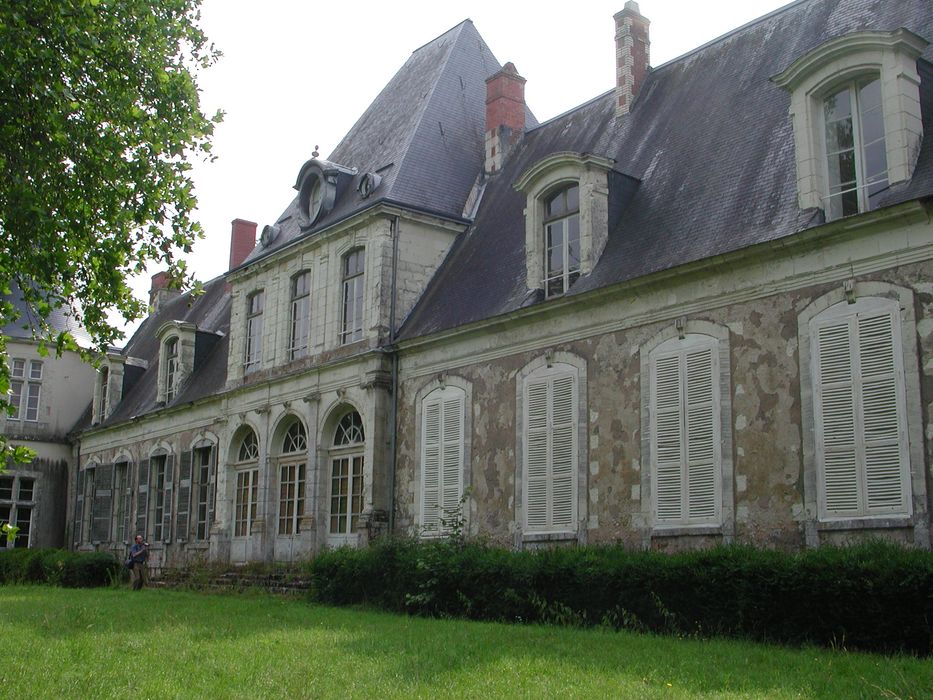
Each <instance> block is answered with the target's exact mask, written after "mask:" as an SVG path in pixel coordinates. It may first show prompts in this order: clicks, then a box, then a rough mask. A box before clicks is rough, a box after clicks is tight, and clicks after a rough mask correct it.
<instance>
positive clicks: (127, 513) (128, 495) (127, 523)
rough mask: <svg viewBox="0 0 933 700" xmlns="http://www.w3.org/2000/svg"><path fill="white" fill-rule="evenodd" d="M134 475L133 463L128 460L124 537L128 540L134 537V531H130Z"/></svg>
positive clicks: (124, 504) (124, 496)
mask: <svg viewBox="0 0 933 700" xmlns="http://www.w3.org/2000/svg"><path fill="white" fill-rule="evenodd" d="M132 475H133V464H132V463H131V462H127V464H126V488H125V489H124V493H123V499H124V500H123V539H124V541H126V542H129V541H130V540H131V539H132V538H133V534H134V533H132V532H130V513H131V511H132V509H131V507H130V505H131V503H132V502H133V486H132V483H133V482H132V478H133V477H132Z"/></svg>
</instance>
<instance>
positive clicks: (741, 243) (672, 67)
mask: <svg viewBox="0 0 933 700" xmlns="http://www.w3.org/2000/svg"><path fill="white" fill-rule="evenodd" d="M900 27H906V28H908V29H910V30H911V31H913V32H915V33H916V34H919V35H920V36H922V37H924V38H926V39H928V40H933V11H931V5H930V1H929V0H899V1H898V2H889V1H887V0H810V1H804V2H799V3H795V4H793V5H789V6H788V7H786V8H784V9H782V10H779V11H777V12H774V13H772V14H770V15H768V16H766V17H763V18H762V19H760V20H758V21H756V22H753V23H750V24H748V25H746V26H744V27H742V28H740V29H738V30H736V31H734V32H731V33H730V34H727V35H725V36H723V37H721V38H720V39H718V40H716V41H713V42H710V43H709V44H707V45H705V46H703V47H700V48H699V49H697V50H695V51H692V52H690V53H688V54H686V55H685V56H682V57H681V58H679V59H676V60H674V61H671V62H670V63H667V64H665V65H663V66H661V67H659V68H656V69H654V70H653V71H652V72H651V73H649V76H648V78H647V80H646V81H645V83H644V85H643V86H642V88H641V92H640V94H639V95H638V98H637V99H636V101H635V103H634V106H633V109H632V111H631V112H630V113H629V114H628V116H626V117H625V118H623V119H621V120H620V121H619V122H614V120H613V109H614V95H613V94H612V93H607V94H606V95H603V96H602V97H599V98H596V99H595V100H593V101H592V102H589V103H587V104H585V105H583V106H581V107H579V108H577V109H575V110H573V111H571V112H568V113H566V114H564V115H561V116H560V117H557V118H556V119H554V120H552V121H550V122H547V123H545V124H543V125H542V126H540V127H539V128H537V129H535V130H532V131H530V132H529V133H527V134H526V136H525V138H524V140H523V141H522V143H521V144H520V146H519V147H518V148H517V149H515V150H514V151H513V152H512V154H511V155H510V159H509V161H508V162H507V163H506V165H505V167H504V168H503V169H502V171H501V172H500V173H499V174H497V175H496V176H494V177H493V178H492V179H491V180H490V182H489V184H488V186H487V188H486V192H485V195H484V198H483V201H482V203H481V206H480V210H479V212H478V215H477V217H476V220H475V222H474V225H473V227H472V228H471V229H470V230H469V231H468V232H467V234H466V235H464V236H463V237H461V239H460V240H459V241H458V242H457V243H456V244H455V246H454V247H453V249H452V250H451V252H450V254H449V255H448V257H447V259H446V260H445V262H444V264H443V266H442V267H441V269H440V270H439V272H438V273H437V275H435V278H434V279H433V280H432V283H431V285H430V289H429V291H428V293H427V294H425V295H424V297H422V300H421V301H420V303H419V304H418V305H417V306H416V307H415V309H414V310H413V312H412V313H411V314H410V316H409V318H408V319H407V320H406V323H405V325H404V327H403V329H402V333H401V337H402V338H413V337H417V336H421V335H425V334H429V333H432V332H436V331H439V330H444V329H449V328H454V327H456V326H459V325H463V324H466V323H470V322H474V321H479V320H482V319H486V318H490V317H493V316H496V315H499V314H503V313H507V312H510V311H514V310H516V309H518V308H520V307H522V306H527V305H529V304H534V303H539V302H541V301H543V300H542V299H541V297H540V295H538V296H534V295H531V296H530V295H529V294H528V293H527V287H526V282H525V274H526V273H525V228H524V219H523V216H522V210H523V208H524V206H525V197H524V195H522V194H520V193H518V192H516V191H515V190H514V189H513V183H514V182H515V181H516V179H517V178H518V177H519V175H520V174H521V173H522V172H523V171H525V170H526V169H527V168H528V167H530V166H531V165H533V164H534V163H536V162H538V161H540V160H541V159H542V158H544V157H546V156H547V155H549V154H551V153H556V152H559V151H577V152H581V153H583V152H586V153H594V154H596V155H603V156H606V157H609V158H612V159H614V160H615V165H614V168H615V170H616V171H618V172H620V173H624V174H625V175H629V176H632V177H634V178H636V179H637V180H639V181H640V184H639V186H638V188H637V190H636V191H635V193H634V196H632V197H631V199H630V201H629V202H628V205H627V206H626V208H625V210H624V212H623V213H622V216H621V219H620V222H619V224H618V226H617V227H616V228H615V229H614V230H613V231H611V232H610V236H609V241H608V243H607V246H606V249H605V251H604V253H603V255H602V257H601V258H600V260H599V262H598V263H597V265H596V266H595V268H594V270H593V271H592V273H591V274H589V275H586V276H584V277H581V278H580V279H579V280H578V281H577V282H576V284H574V286H573V287H572V288H571V289H570V291H569V292H568V294H569V295H576V294H582V293H584V292H587V291H591V290H593V289H596V288H600V287H605V286H608V285H613V284H617V283H621V282H625V281H627V280H632V279H635V278H638V277H642V276H645V275H649V274H652V273H655V272H658V271H661V270H666V269H670V268H674V267H677V266H680V265H684V264H686V263H690V262H693V261H697V260H701V259H704V258H709V257H714V256H717V255H721V254H723V253H727V252H730V251H735V250H739V249H741V248H745V247H748V246H751V245H755V244H757V243H762V242H766V241H771V240H775V239H778V238H782V237H785V236H788V235H791V234H793V233H796V232H798V231H800V230H802V229H805V228H809V227H812V226H816V225H819V224H821V223H822V216H821V214H820V213H819V212H818V211H816V210H801V209H800V208H799V206H798V200H797V187H796V165H795V154H794V134H793V126H792V123H791V119H790V116H789V114H788V109H789V106H790V95H789V94H788V93H787V92H785V91H784V90H783V89H781V88H780V87H778V86H777V85H775V84H774V83H773V82H772V81H771V80H770V78H771V77H772V76H774V75H776V74H778V73H780V72H781V71H782V70H784V69H785V68H787V67H788V66H789V65H790V64H791V63H792V62H793V61H794V60H796V59H797V58H799V57H800V56H802V55H803V54H805V53H806V52H808V51H810V50H811V49H813V48H815V47H817V46H819V45H820V44H822V43H823V42H825V41H826V40H828V39H830V38H832V37H835V36H840V35H843V34H846V33H849V32H852V31H857V30H863V29H876V30H885V31H891V30H894V29H897V28H900ZM924 58H925V59H927V60H930V59H933V48H929V49H927V51H926V52H925V54H924ZM921 63H922V61H921ZM926 72H927V71H926V68H925V67H924V66H923V65H921V73H926ZM930 83H931V81H930V80H929V79H928V76H927V77H925V78H924V80H923V84H922V87H921V92H922V97H923V102H924V104H923V121H924V124H925V125H926V130H927V132H929V130H930V126H929V125H930V124H933V109H931V107H933V105H931V104H930V98H931V97H933V85H931V84H930ZM930 195H933V143H931V139H930V138H929V137H928V138H926V139H925V140H924V142H923V147H922V150H921V153H920V155H919V159H918V164H917V169H916V171H915V174H914V176H913V178H912V180H911V182H910V183H909V184H906V185H902V186H895V187H892V188H891V190H890V191H889V193H888V195H887V196H886V200H885V201H883V202H882V205H890V204H895V203H898V202H902V201H906V200H908V199H913V198H918V197H926V196H930ZM614 196H617V193H613V192H612V185H611V184H610V198H612V197H614Z"/></svg>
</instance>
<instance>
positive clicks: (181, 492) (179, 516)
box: [175, 451, 192, 542]
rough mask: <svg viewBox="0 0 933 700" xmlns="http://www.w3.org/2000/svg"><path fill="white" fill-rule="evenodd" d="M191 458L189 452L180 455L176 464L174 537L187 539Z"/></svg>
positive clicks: (182, 539)
mask: <svg viewBox="0 0 933 700" xmlns="http://www.w3.org/2000/svg"><path fill="white" fill-rule="evenodd" d="M191 457H192V454H191V452H190V451H188V452H182V453H181V460H180V461H179V463H178V510H177V511H176V513H175V537H176V539H178V540H179V541H182V542H184V541H186V540H187V539H188V520H189V513H190V512H191Z"/></svg>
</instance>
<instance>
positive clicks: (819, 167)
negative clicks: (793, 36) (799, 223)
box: [772, 28, 928, 210]
mask: <svg viewBox="0 0 933 700" xmlns="http://www.w3.org/2000/svg"><path fill="white" fill-rule="evenodd" d="M927 45H928V42H927V41H926V40H925V39H923V38H922V37H920V36H917V35H916V34H914V33H913V32H910V31H908V30H907V29H903V28H902V29H897V30H895V31H893V32H880V31H862V32H853V33H851V34H847V35H845V36H842V37H838V38H836V39H832V40H830V41H827V42H826V43H824V44H822V45H820V46H818V47H817V48H815V49H813V50H812V51H809V52H808V53H806V54H804V55H803V56H801V57H800V58H798V59H797V60H796V61H794V63H792V64H791V65H790V66H789V67H788V68H787V69H786V70H784V71H783V72H781V73H779V74H778V75H775V76H773V77H772V80H773V81H774V82H775V83H776V84H777V85H778V86H779V87H782V88H784V89H785V90H787V91H789V92H790V93H791V104H790V116H791V119H792V122H793V127H794V142H795V146H796V169H797V195H798V202H799V206H800V208H801V209H810V208H816V209H824V210H825V207H824V197H826V196H827V195H828V187H827V175H826V163H825V161H826V158H825V148H824V146H823V99H824V98H825V97H826V96H827V95H828V94H830V93H831V92H832V91H833V90H834V89H836V88H838V87H841V86H842V85H844V84H845V83H847V82H852V81H853V80H855V79H858V78H860V77H864V76H866V75H877V76H879V77H880V79H881V94H882V105H883V112H884V132H885V147H886V155H887V165H888V182H889V184H892V185H893V184H895V183H897V182H902V181H904V180H908V179H910V176H911V175H912V174H913V169H914V166H915V165H916V160H917V155H918V153H919V150H920V140H921V138H922V136H923V126H922V122H921V117H920V90H919V88H920V76H919V74H918V72H917V59H918V57H919V56H920V54H921V53H922V52H923V50H924V49H925V48H926V47H927Z"/></svg>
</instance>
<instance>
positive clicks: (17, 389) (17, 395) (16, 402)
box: [10, 381, 23, 420]
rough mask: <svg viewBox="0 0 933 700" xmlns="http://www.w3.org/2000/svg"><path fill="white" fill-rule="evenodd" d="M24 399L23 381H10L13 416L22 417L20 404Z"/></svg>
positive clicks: (14, 417)
mask: <svg viewBox="0 0 933 700" xmlns="http://www.w3.org/2000/svg"><path fill="white" fill-rule="evenodd" d="M22 400H23V383H22V382H16V381H14V382H10V405H11V406H12V407H13V413H12V414H11V416H10V417H11V418H12V419H14V420H18V419H19V417H20V404H21V403H22Z"/></svg>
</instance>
